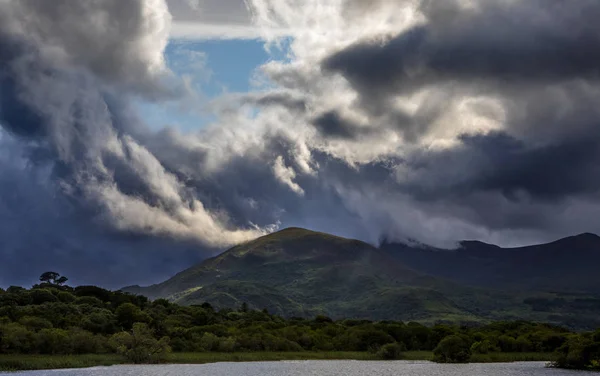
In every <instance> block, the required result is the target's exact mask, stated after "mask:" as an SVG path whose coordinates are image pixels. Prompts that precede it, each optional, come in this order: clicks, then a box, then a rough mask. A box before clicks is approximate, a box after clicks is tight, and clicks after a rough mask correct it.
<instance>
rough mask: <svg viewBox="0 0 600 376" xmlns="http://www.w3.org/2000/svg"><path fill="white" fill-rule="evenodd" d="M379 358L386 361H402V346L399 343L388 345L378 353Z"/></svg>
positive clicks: (382, 347)
mask: <svg viewBox="0 0 600 376" xmlns="http://www.w3.org/2000/svg"><path fill="white" fill-rule="evenodd" d="M377 357H378V358H379V359H384V360H398V359H402V346H401V345H400V344H398V343H388V344H387V345H383V346H381V348H380V349H379V350H378V351H377Z"/></svg>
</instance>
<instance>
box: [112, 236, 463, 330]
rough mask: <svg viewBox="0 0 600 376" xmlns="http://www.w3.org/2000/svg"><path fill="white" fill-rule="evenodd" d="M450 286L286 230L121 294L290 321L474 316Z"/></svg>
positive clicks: (371, 252)
mask: <svg viewBox="0 0 600 376" xmlns="http://www.w3.org/2000/svg"><path fill="white" fill-rule="evenodd" d="M447 285H448V283H447V282H446V281H440V280H437V279H436V278H432V277H430V276H427V275H424V274H422V273H419V272H416V271H415V270H413V269H411V268H408V267H406V266H405V265H403V264H402V263H400V262H398V261H397V260H396V259H395V258H394V257H392V256H390V255H389V254H388V253H387V252H384V251H382V250H380V249H378V248H376V247H373V246H372V245H370V244H367V243H364V242H361V241H358V240H351V239H345V238H340V237H337V236H333V235H329V234H324V233H319V232H312V231H308V230H304V229H299V228H289V229H286V230H282V231H280V232H277V233H274V234H271V235H267V236H264V237H261V238H259V239H256V240H254V241H251V242H248V243H245V244H241V245H239V246H236V247H233V248H232V249H230V250H228V251H226V252H224V253H222V254H221V255H219V256H217V257H214V258H211V259H208V260H205V261H204V262H202V263H200V264H199V265H197V266H194V267H192V268H190V269H187V270H185V271H183V272H181V273H179V274H177V275H175V276H174V277H173V278H171V279H169V280H167V281H165V282H163V283H160V284H158V285H154V286H150V287H146V288H142V287H138V286H131V287H127V288H125V289H124V290H125V291H128V292H132V293H138V294H143V295H146V296H148V297H150V298H158V297H166V298H169V299H171V300H174V301H176V302H178V303H181V304H199V303H203V302H206V301H207V302H210V303H211V304H213V305H216V306H217V307H239V306H240V305H241V303H242V302H247V303H249V304H250V305H251V306H253V307H255V308H259V309H261V308H267V309H268V310H269V311H270V312H272V313H278V314H281V315H286V316H311V315H315V314H327V315H330V316H334V317H362V318H367V317H370V318H375V319H393V318H404V319H413V318H414V319H419V318H420V319H426V318H428V317H433V316H435V317H441V316H452V315H458V316H469V314H468V313H466V312H464V311H463V310H461V309H460V308H459V307H457V306H456V304H455V303H454V302H452V301H451V300H450V299H448V298H446V297H445V296H444V295H443V294H442V293H440V292H439V289H437V287H441V286H447Z"/></svg>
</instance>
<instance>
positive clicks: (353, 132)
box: [313, 111, 366, 139]
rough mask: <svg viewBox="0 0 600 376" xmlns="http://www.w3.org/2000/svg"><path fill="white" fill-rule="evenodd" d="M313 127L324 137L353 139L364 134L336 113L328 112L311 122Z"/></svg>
mask: <svg viewBox="0 0 600 376" xmlns="http://www.w3.org/2000/svg"><path fill="white" fill-rule="evenodd" d="M313 125H314V126H315V128H317V130H319V132H320V133H321V134H322V135H323V136H324V137H334V138H346V139H355V138H357V137H359V136H360V134H361V133H366V132H365V131H363V130H362V129H361V128H360V126H358V125H356V124H353V123H352V122H350V121H347V120H346V119H343V118H342V117H341V116H340V114H339V113H338V112H336V111H329V112H327V113H324V114H322V115H319V116H318V117H317V118H315V119H314V120H313Z"/></svg>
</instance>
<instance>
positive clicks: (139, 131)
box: [0, 0, 600, 286]
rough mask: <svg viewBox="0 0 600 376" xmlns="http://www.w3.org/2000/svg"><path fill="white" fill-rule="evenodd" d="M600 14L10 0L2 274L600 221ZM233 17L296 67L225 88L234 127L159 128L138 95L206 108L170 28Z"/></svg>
mask: <svg viewBox="0 0 600 376" xmlns="http://www.w3.org/2000/svg"><path fill="white" fill-rule="evenodd" d="M599 14H600V5H599V4H598V3H597V1H595V0H581V1H577V2H565V1H559V0H556V1H554V0H532V1H528V2H518V1H513V0H498V1H488V0H468V1H467V0H460V1H459V0H448V1H429V0H421V1H418V0H404V1H396V0H377V1H368V2H366V1H359V0H335V1H327V2H323V1H318V0H303V1H298V0H248V1H246V2H240V1H236V2H212V1H183V0H182V1H168V2H165V1H164V0H163V1H159V0H148V1H142V0H139V1H129V2H127V4H124V3H123V2H122V1H117V0H114V1H111V0H103V1H101V0H96V1H89V2H85V3H82V4H73V3H72V2H70V1H55V2H52V6H50V5H49V4H48V3H47V2H45V1H43V0H38V1H35V0H24V1H17V0H14V1H4V2H1V3H0V21H1V22H0V125H1V127H2V131H1V132H0V146H2V148H1V149H0V167H1V168H2V172H3V174H2V176H1V177H0V193H2V195H0V229H1V230H0V231H1V232H0V234H1V237H0V245H1V247H0V249H2V255H3V257H5V258H6V259H7V260H9V261H8V262H6V263H4V264H3V266H2V267H1V268H2V269H0V271H2V273H0V275H6V276H7V277H6V280H7V281H8V280H9V278H11V279H13V280H14V277H13V276H14V275H16V274H18V273H19V265H21V264H22V261H23V260H24V259H32V258H34V259H37V260H39V262H36V264H35V266H37V265H39V266H40V267H42V266H48V265H50V266H53V265H56V268H59V267H60V266H61V264H62V265H63V267H64V265H67V267H66V268H67V269H69V268H70V269H69V270H66V273H75V274H74V275H75V276H76V277H78V278H84V277H85V276H83V275H81V276H80V275H77V270H78V269H79V268H78V267H77V266H78V265H84V264H85V263H92V262H93V263H94V264H95V265H99V266H101V268H103V270H104V271H105V273H104V274H100V273H99V274H98V275H93V276H88V278H89V281H90V282H95V283H104V284H109V285H112V286H119V285H123V284H125V283H138V282H139V283H145V282H148V281H158V280H160V279H161V278H162V277H164V276H165V274H166V273H170V272H173V271H174V270H176V269H177V268H179V267H183V265H185V264H188V263H190V262H193V261H196V260H198V259H200V258H202V257H205V256H206V255H208V254H210V253H212V252H215V251H216V250H218V249H222V248H224V247H226V246H228V245H231V244H236V243H239V242H243V241H245V240H248V239H252V238H253V237H256V236H259V235H261V234H264V233H267V232H269V231H272V230H274V229H276V228H277V226H291V225H295V226H306V227H310V228H313V229H317V230H322V231H331V232H335V233H337V234H340V235H345V236H352V237H357V238H361V239H364V240H367V241H371V242H377V240H378V239H380V238H381V237H383V236H385V237H387V238H388V239H390V238H391V239H396V240H403V239H414V240H417V241H420V242H423V243H429V244H432V245H437V246H452V245H453V244H455V242H456V241H457V240H460V239H464V238H475V239H479V240H484V241H492V242H497V243H500V244H502V245H517V244H523V243H528V242H534V241H544V240H551V239H553V238H556V237H559V236H562V235H571V234H573V233H577V232H584V231H590V232H597V231H598V226H599V225H600V222H599V221H598V218H600V216H599V215H598V214H599V212H600V201H599V199H600V197H599V194H598V193H599V189H600V178H599V176H600V171H599V168H598V165H599V164H598V161H599V159H600V150H599V146H600V137H599V136H598V132H597V127H598V122H599V121H600V120H599V119H600V114H599V113H598V111H599V110H598V106H597V105H596V104H597V103H598V100H599V99H600V97H599V96H600V85H599V82H598V77H599V70H598V68H597V67H598V66H600V64H599V63H600V61H599V60H600V55H598V52H597V50H598V47H600V43H599V42H600V41H599V39H598V38H599V37H600V34H599V33H598V31H597V30H598V28H597V27H595V19H596V18H597V15H599ZM58 20H60V22H58ZM228 22H229V24H235V25H237V26H238V27H239V28H238V29H237V30H238V32H239V33H240V36H244V37H252V38H254V36H255V35H259V36H260V38H262V39H264V40H265V43H266V46H265V47H266V48H267V50H270V49H272V48H279V49H283V52H284V55H285V59H277V58H273V59H271V60H270V61H269V62H268V63H266V64H265V65H263V66H261V67H260V68H259V69H258V72H257V77H255V79H256V80H257V82H259V83H261V84H262V86H260V90H257V91H254V92H251V93H232V94H227V95H226V96H224V97H222V98H217V99H215V100H214V101H212V102H211V103H210V104H209V106H210V107H211V108H212V109H213V111H214V114H215V118H216V120H215V121H214V123H213V124H211V125H208V126H206V127H205V128H203V129H201V130H199V131H197V132H189V133H182V132H181V131H178V130H176V129H172V128H168V127H165V128H164V129H162V130H158V131H155V130H151V129H149V128H148V127H147V126H146V125H145V124H144V123H143V122H142V121H141V120H140V119H139V118H138V117H137V114H136V112H135V110H134V107H133V106H131V102H132V100H138V99H140V98H142V99H143V100H146V101H155V102H156V103H162V101H170V102H173V101H175V102H176V101H178V100H189V98H187V97H186V98H185V99H181V98H182V96H185V95H186V89H185V84H184V83H182V82H181V81H182V80H181V78H178V77H176V76H175V75H174V74H173V73H172V72H170V71H169V69H168V68H167V67H166V65H165V62H164V57H163V54H164V48H165V45H166V44H167V43H168V38H169V35H171V37H174V36H175V37H177V36H178V35H179V34H178V33H183V34H186V33H187V36H186V37H188V38H200V39H202V38H207V37H210V38H214V37H220V36H218V35H216V34H218V33H219V32H215V30H216V29H214V28H212V27H211V26H210V25H211V24H213V25H214V24H219V25H225V24H227V23H228ZM186 23H187V25H188V26H189V25H192V24H193V28H194V29H193V30H191V29H190V30H188V32H183V31H182V30H183V29H182V28H185V27H186V26H185V25H186ZM190 27H192V26H190ZM177 28H179V31H175V32H174V31H173V30H174V29H177ZM201 28H207V30H208V29H210V30H211V31H210V32H209V31H205V32H199V31H198V30H200V29H201ZM250 30H252V31H250ZM282 31H284V32H282ZM210 33H213V34H210ZM215 33H216V34H215ZM183 34H181V35H183ZM181 35H180V36H181ZM222 37H223V38H230V37H232V35H231V34H227V35H225V34H223V36H222ZM233 37H235V36H233ZM26 228H35V229H36V230H37V231H35V233H34V234H31V233H30V232H27V231H25V230H23V229H26ZM141 254H143V255H145V256H140V255H141ZM140 257H141V258H143V259H144V260H145V261H144V262H143V263H139V264H137V265H139V267H138V269H137V271H136V273H130V274H128V275H123V273H121V272H122V271H123V270H127V268H131V267H132V266H135V265H136V263H135V260H137V259H140ZM69 260H70V261H69ZM5 269H6V270H5ZM9 269H10V273H9ZM20 270H23V269H22V268H21V269H20ZM157 270H160V272H159V273H156V272H157ZM5 272H6V273H5ZM35 272H36V273H37V272H38V271H35ZM119 273H121V274H119ZM154 273H156V274H154ZM109 275H110V277H108V276H109ZM115 275H116V276H117V277H115ZM23 278H24V277H23ZM0 283H6V282H5V281H3V280H0Z"/></svg>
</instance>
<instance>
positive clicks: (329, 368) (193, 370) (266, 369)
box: [0, 360, 581, 376]
mask: <svg viewBox="0 0 600 376" xmlns="http://www.w3.org/2000/svg"><path fill="white" fill-rule="evenodd" d="M0 374H3V373H0ZM11 374H12V375H21V376H199V375H201V376H230V375H234V376H304V375H310V376H538V375H553V376H567V375H574V374H581V373H580V372H577V371H566V370H558V369H549V368H546V367H545V363H540V362H528V363H494V364H464V365H451V364H447V365H446V364H443V365H442V364H435V363H429V362H407V361H391V362H360V361H348V360H344V361H282V362H255V363H213V364H203V365H179V364H174V365H160V366H113V367H95V368H86V369H77V370H51V371H26V372H17V373H11Z"/></svg>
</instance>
